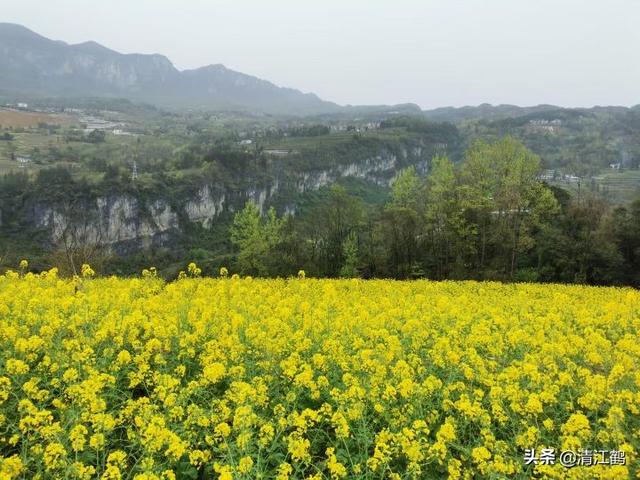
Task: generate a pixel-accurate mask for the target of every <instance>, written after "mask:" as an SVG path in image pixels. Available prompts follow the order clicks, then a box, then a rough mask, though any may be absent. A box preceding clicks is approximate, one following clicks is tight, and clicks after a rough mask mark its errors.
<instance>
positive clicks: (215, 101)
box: [0, 23, 341, 115]
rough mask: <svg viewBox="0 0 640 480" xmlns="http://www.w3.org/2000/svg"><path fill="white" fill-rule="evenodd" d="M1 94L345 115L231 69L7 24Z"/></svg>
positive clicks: (0, 44) (2, 35) (1, 44)
mask: <svg viewBox="0 0 640 480" xmlns="http://www.w3.org/2000/svg"><path fill="white" fill-rule="evenodd" d="M0 91H1V92H3V93H5V94H7V95H14V96H15V95H21V94H22V95H27V96H30V97H83V96H84V97H88V96H93V97H120V98H127V99H130V100H137V101H145V102H149V103H154V104H157V105H160V106H167V107H192V108H198V107H200V108H208V109H230V110H233V109H238V110H249V111H258V112H264V113H289V114H292V113H293V114H298V115H300V114H322V113H331V112H336V111H339V110H340V108H341V107H340V106H338V105H336V104H335V103H331V102H326V101H323V100H321V99H320V98H319V97H317V96H316V95H314V94H312V93H302V92H300V91H299V90H295V89H292V88H283V87H278V86H276V85H274V84H273V83H271V82H268V81H266V80H262V79H259V78H257V77H253V76H250V75H246V74H243V73H240V72H236V71H233V70H230V69H228V68H226V67H225V66H224V65H220V64H218V65H208V66H205V67H201V68H197V69H193V70H184V71H180V70H178V69H177V68H176V67H175V66H174V65H173V64H172V63H171V61H170V60H169V59H168V58H167V57H165V56H163V55H158V54H151V55H147V54H137V53H134V54H122V53H119V52H116V51H114V50H111V49H109V48H107V47H105V46H103V45H100V44H99V43H96V42H93V41H88V42H84V43H79V44H75V45H70V44H67V43H65V42H62V41H55V40H50V39H48V38H46V37H43V36H42V35H39V34H37V33H35V32H33V31H31V30H29V29H28V28H26V27H23V26H21V25H16V24H11V23H0Z"/></svg>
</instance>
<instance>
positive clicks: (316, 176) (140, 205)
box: [30, 146, 428, 252]
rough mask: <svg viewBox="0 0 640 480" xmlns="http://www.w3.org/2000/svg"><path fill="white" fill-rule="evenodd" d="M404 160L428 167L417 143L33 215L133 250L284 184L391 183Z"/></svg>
mask: <svg viewBox="0 0 640 480" xmlns="http://www.w3.org/2000/svg"><path fill="white" fill-rule="evenodd" d="M399 157H400V158H399ZM400 160H402V164H407V163H410V164H413V165H415V166H416V167H417V168H418V170H420V171H425V170H426V169H427V165H428V161H427V159H426V158H423V151H422V148H421V147H420V146H415V147H412V148H410V149H408V150H407V149H403V150H401V151H400V152H399V153H392V152H389V151H383V152H380V154H379V155H376V156H375V157H372V158H368V159H365V160H363V161H360V162H354V163H348V164H343V165H338V166H336V167H334V168H331V169H327V170H318V171H307V172H301V173H298V174H293V175H289V176H286V177H285V176H283V177H278V176H276V177H274V178H273V180H272V181H271V182H270V183H268V184H266V185H255V186H253V187H249V188H247V189H245V190H243V191H241V192H237V191H236V192H231V191H226V190H225V189H224V188H222V187H221V186H217V185H208V184H203V185H201V186H199V187H198V188H196V189H195V190H194V191H193V193H192V195H190V196H189V198H187V199H186V201H184V202H182V203H181V204H180V205H174V204H171V203H170V202H169V200H168V199H166V198H155V199H153V200H146V201H143V200H140V199H137V198H135V197H133V196H131V195H129V194H121V195H109V196H99V197H97V198H94V199H92V200H86V201H84V202H83V203H80V204H74V205H64V204H46V205H45V204H43V203H37V204H35V205H34V206H33V208H32V213H31V218H30V221H31V223H32V224H33V226H34V227H36V228H38V229H44V230H46V231H47V232H48V233H49V236H50V240H51V242H52V243H54V244H58V245H61V244H64V243H65V242H70V241H72V242H73V241H76V242H78V241H82V242H85V243H86V242H89V243H91V242H94V243H99V244H104V245H108V246H110V247H111V248H113V249H115V250H118V251H122V252H131V251H136V250H140V249H145V248H149V247H151V246H154V245H165V244H167V243H168V242H170V240H171V238H172V237H173V236H174V235H176V234H179V232H180V231H181V229H182V227H183V226H184V222H193V223H198V224H201V225H202V226H203V227H205V228H211V227H212V226H213V225H214V224H215V222H216V220H217V219H218V217H219V216H220V214H222V213H223V212H224V211H229V212H234V211H236V210H237V209H239V208H242V206H243V205H244V203H245V202H246V201H248V200H251V201H253V202H254V203H255V204H256V205H257V206H258V207H259V208H260V210H261V211H262V212H264V211H265V210H266V208H267V207H268V205H269V204H270V203H271V202H272V201H273V200H274V199H276V198H277V197H278V195H279V194H280V193H281V191H283V190H284V191H289V192H291V191H294V192H297V193H300V194H304V193H305V192H310V191H314V190H318V189H320V188H322V187H325V186H327V185H330V184H332V183H334V182H335V181H336V180H338V179H339V178H341V177H355V178H361V179H365V180H368V181H370V182H373V183H376V184H378V185H385V186H386V185H389V184H390V183H391V182H392V180H393V177H394V175H395V173H396V172H397V170H398V168H399V165H400ZM284 210H285V211H286V212H288V213H295V210H296V205H295V204H293V203H290V204H287V205H286V206H285V208H284Z"/></svg>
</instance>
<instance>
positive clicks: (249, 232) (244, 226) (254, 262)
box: [230, 201, 283, 276]
mask: <svg viewBox="0 0 640 480" xmlns="http://www.w3.org/2000/svg"><path fill="white" fill-rule="evenodd" d="M282 225H283V220H282V219H281V218H278V217H277V215H276V212H275V210H274V209H273V208H270V209H269V211H268V212H267V214H266V216H265V217H262V216H261V215H260V210H259V209H258V207H257V206H256V204H255V203H253V202H251V201H249V202H247V203H246V205H245V207H244V208H243V209H242V210H241V211H239V212H238V213H236V215H235V216H234V218H233V224H232V225H231V227H230V238H231V243H233V245H234V246H235V247H236V248H237V249H238V257H237V258H238V266H239V268H240V270H241V271H242V273H246V274H253V275H261V276H266V275H269V274H270V273H271V272H270V271H269V270H270V269H269V266H270V263H271V260H272V258H273V255H272V252H273V251H274V249H275V248H276V246H277V245H278V243H279V242H280V239H281V236H280V234H281V230H282Z"/></svg>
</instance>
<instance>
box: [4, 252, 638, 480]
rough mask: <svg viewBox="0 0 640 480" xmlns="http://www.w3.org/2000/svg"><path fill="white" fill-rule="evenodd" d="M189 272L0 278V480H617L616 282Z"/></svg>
mask: <svg viewBox="0 0 640 480" xmlns="http://www.w3.org/2000/svg"><path fill="white" fill-rule="evenodd" d="M22 267H23V270H24V267H26V263H25V264H23V265H22ZM198 273H199V271H198V269H197V267H195V266H192V268H190V269H189V270H188V272H187V273H185V274H184V275H182V277H183V278H181V279H179V280H177V281H175V282H170V283H167V282H164V281H163V280H161V279H159V278H157V277H156V275H155V271H154V270H150V271H145V272H144V276H143V277H141V278H130V279H121V278H93V271H92V270H91V269H90V268H89V267H85V268H84V269H83V276H82V277H79V278H74V279H62V278H59V277H58V276H57V274H56V271H55V270H52V271H50V272H48V273H44V274H39V275H34V274H28V273H27V274H24V273H21V272H15V273H12V272H9V273H7V274H5V275H3V276H0V347H1V348H0V479H2V480H5V479H14V478H15V479H17V478H24V479H34V478H35V479H38V478H39V479H49V478H55V479H58V478H77V479H96V478H100V479H120V478H122V479H137V480H143V479H144V480H150V479H165V480H169V479H183V478H184V479H206V478H220V479H223V480H228V479H232V478H233V479H261V478H262V479H271V478H276V479H280V480H282V479H288V478H291V479H294V478H296V479H303V478H306V479H341V478H356V479H401V478H403V479H404V478H406V479H411V478H416V479H417V478H450V479H472V478H487V479H489V478H491V479H496V478H531V477H538V478H576V479H577V478H584V479H591V478H609V479H622V478H628V477H630V476H635V475H636V470H637V466H636V465H637V463H636V462H637V452H638V450H639V449H640V369H639V367H640V334H639V333H638V332H639V330H640V292H638V291H636V290H632V289H618V288H594V287H584V286H561V285H535V284H500V283H482V282H431V281H411V282H399V281H383V280H375V281H363V280H317V279H310V278H304V272H301V273H300V275H299V278H293V279H275V280H262V279H260V280H259V279H251V278H238V277H237V276H234V277H228V276H227V272H226V271H225V270H223V271H222V272H221V273H222V275H221V278H216V279H210V278H197V276H198ZM185 277H186V278H185ZM542 449H555V451H556V452H560V451H562V450H571V451H576V452H578V451H581V452H583V453H584V451H587V452H588V451H598V450H607V451H618V452H624V456H625V457H624V462H620V461H618V462H615V463H614V462H613V461H611V462H609V464H602V462H600V463H599V464H598V465H588V464H585V463H583V464H577V465H576V466H574V467H572V468H569V467H567V466H564V465H561V464H560V462H559V461H557V460H556V461H554V462H551V461H549V460H548V459H547V461H542V460H541V459H538V460H537V461H526V453H525V452H526V451H531V450H535V451H537V452H539V451H541V450H542ZM618 460H620V458H618ZM594 463H595V462H594Z"/></svg>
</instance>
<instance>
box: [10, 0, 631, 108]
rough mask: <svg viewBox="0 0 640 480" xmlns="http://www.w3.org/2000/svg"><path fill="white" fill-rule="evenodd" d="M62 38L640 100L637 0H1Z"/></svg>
mask: <svg viewBox="0 0 640 480" xmlns="http://www.w3.org/2000/svg"><path fill="white" fill-rule="evenodd" d="M1 3H2V6H1V8H0V20H1V21H6V22H15V23H20V24H23V25H25V26H26V27H28V28H31V29H32V30H35V31H36V32H38V33H40V34H42V35H45V36H47V37H49V38H53V39H56V40H64V41H66V42H68V43H78V42H82V41H86V40H95V41H97V42H99V43H102V44H103V45H105V46H108V47H110V48H112V49H114V50H118V51H120V52H124V53H131V52H141V53H162V54H164V55H166V56H167V57H169V59H171V60H172V61H173V62H174V64H175V65H176V66H177V67H178V68H180V69H184V68H194V67H199V66H202V65H207V64H211V63H223V64H225V65H226V66H227V67H229V68H232V69H234V70H238V71H241V72H244V73H248V74H251V75H256V76H258V77H261V78H265V79H267V80H270V81H272V82H274V83H276V84H278V85H282V86H289V87H294V88H298V89H300V90H303V91H305V92H309V91H310V92H314V93H317V94H318V95H320V96H321V97H322V98H324V99H326V100H332V101H335V102H337V103H340V104H347V103H351V104H383V103H384V104H392V103H402V102H414V103H417V104H419V105H421V106H422V107H424V108H432V107H439V106H445V105H454V106H462V105H477V104H479V103H483V102H488V103H494V104H498V103H513V104H518V105H533V104H539V103H552V104H558V105H563V106H591V105H635V104H638V103H640V0H607V1H602V0H484V1H483V0H464V1H456V0H433V1H429V0H422V1H418V0H414V1H410V0H384V1H381V0H337V1H336V0H322V1H315V2H311V1H305V0H287V1H285V0H255V1H253V0H251V1H250V0H233V1H231V0H224V1H223V0H183V1H175V0H109V1H87V0H55V1H54V0H49V1H47V0H20V1H15V2H9V1H8V0H3V1H2V2H1Z"/></svg>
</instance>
